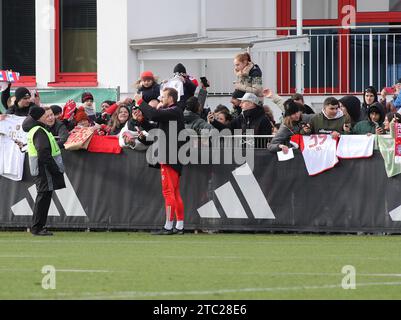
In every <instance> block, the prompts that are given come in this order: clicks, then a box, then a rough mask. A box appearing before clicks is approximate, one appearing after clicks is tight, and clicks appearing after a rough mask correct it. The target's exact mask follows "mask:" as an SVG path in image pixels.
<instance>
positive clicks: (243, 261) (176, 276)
mask: <svg viewBox="0 0 401 320" xmlns="http://www.w3.org/2000/svg"><path fill="white" fill-rule="evenodd" d="M45 265H52V266H54V267H55V268H56V270H57V271H56V289H55V290H44V289H43V288H42V278H43V277H44V276H45V275H44V274H42V272H41V271H42V267H43V266H45ZM345 265H352V266H354V267H355V269H356V289H355V290H344V289H343V288H342V287H341V283H342V279H343V277H344V276H345V274H342V273H341V271H342V268H343V266H345ZM400 298H401V237H399V236H322V235H261V234H256V235H254V234H212V235H210V234H186V235H184V236H152V235H150V234H147V233H126V232H125V233H124V232H121V233H110V232H108V233H93V232H92V233H75V232H70V233H68V232H64V233H62V232H56V234H55V236H54V237H50V238H39V237H33V236H31V235H30V234H28V233H18V232H16V233H8V232H2V233H0V299H146V300H150V299H163V300H164V299H181V300H182V299H184V300H185V299H202V300H203V299H213V300H214V299H218V300H219V299H234V300H237V299H400Z"/></svg>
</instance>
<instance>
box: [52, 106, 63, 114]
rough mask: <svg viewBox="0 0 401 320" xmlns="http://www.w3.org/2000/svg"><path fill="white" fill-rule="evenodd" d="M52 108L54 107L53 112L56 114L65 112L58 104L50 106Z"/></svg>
mask: <svg viewBox="0 0 401 320" xmlns="http://www.w3.org/2000/svg"><path fill="white" fill-rule="evenodd" d="M50 109H52V111H53V113H54V114H55V115H57V114H60V113H62V112H63V109H62V108H61V107H60V106H57V105H53V106H50Z"/></svg>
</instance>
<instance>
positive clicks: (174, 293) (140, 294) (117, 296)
mask: <svg viewBox="0 0 401 320" xmlns="http://www.w3.org/2000/svg"><path fill="white" fill-rule="evenodd" d="M371 286H401V282H367V283H356V288H358V287H371ZM341 288H342V286H341V285H340V284H335V285H323V286H297V287H275V288H274V287H273V288H243V289H221V290H210V291H161V292H140V291H126V292H114V293H112V294H111V295H110V294H108V295H98V294H96V293H89V292H87V293H82V295H84V296H85V297H81V299H124V298H126V299H129V298H154V297H173V296H187V295H216V294H228V293H233V294H237V293H256V292H276V291H304V290H318V289H341ZM70 295H71V294H58V296H70Z"/></svg>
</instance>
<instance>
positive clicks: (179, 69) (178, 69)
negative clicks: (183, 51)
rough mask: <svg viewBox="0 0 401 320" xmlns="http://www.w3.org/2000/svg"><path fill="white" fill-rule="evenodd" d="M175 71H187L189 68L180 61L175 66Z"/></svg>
mask: <svg viewBox="0 0 401 320" xmlns="http://www.w3.org/2000/svg"><path fill="white" fill-rule="evenodd" d="M173 72H174V73H187V69H185V67H184V65H183V64H182V63H179V64H177V65H176V66H175V67H174V71H173Z"/></svg>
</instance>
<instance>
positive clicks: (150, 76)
mask: <svg viewBox="0 0 401 320" xmlns="http://www.w3.org/2000/svg"><path fill="white" fill-rule="evenodd" d="M154 78H155V76H154V75H153V72H152V71H144V72H142V73H141V80H144V79H154Z"/></svg>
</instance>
